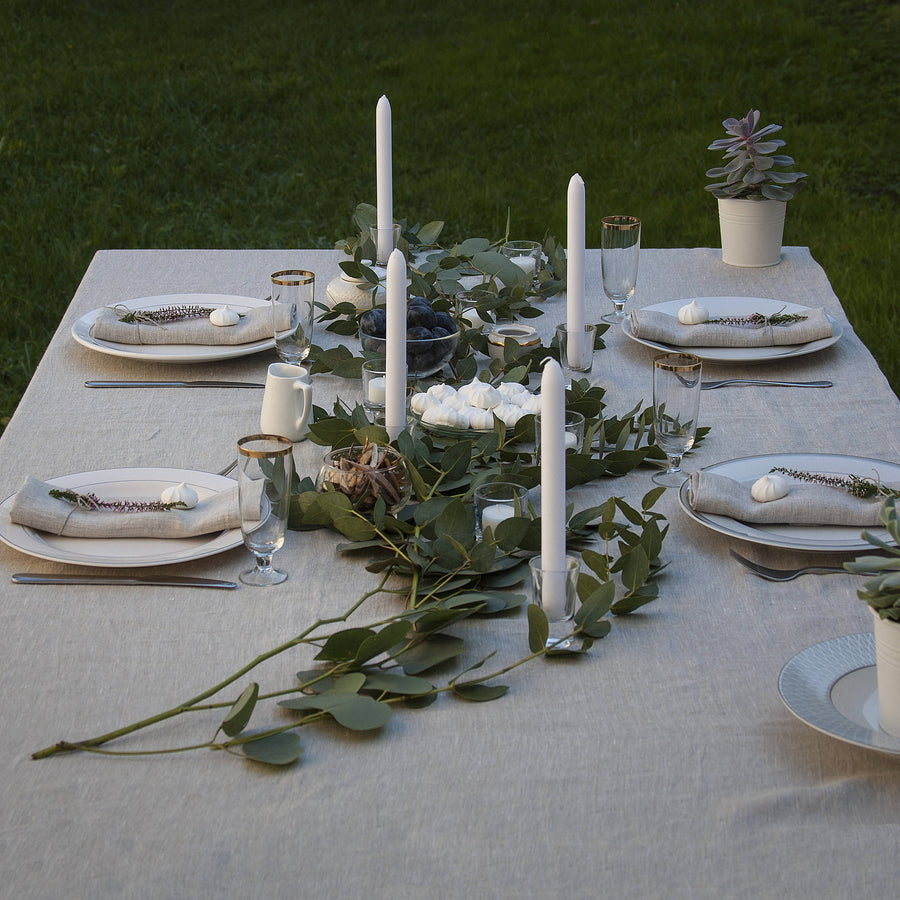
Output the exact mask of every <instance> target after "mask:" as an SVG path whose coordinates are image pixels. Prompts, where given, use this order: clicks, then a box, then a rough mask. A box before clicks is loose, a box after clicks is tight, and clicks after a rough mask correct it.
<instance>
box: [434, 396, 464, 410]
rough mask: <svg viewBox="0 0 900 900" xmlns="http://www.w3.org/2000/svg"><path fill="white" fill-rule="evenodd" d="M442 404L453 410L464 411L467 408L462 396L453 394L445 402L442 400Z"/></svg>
mask: <svg viewBox="0 0 900 900" xmlns="http://www.w3.org/2000/svg"><path fill="white" fill-rule="evenodd" d="M441 402H442V403H446V404H447V405H448V406H452V407H453V408H454V409H459V410H465V409H466V407H467V406H469V403H468V401H467V400H466V398H465V397H463V396H462V394H457V393H456V392H454V393H453V396H451V397H447V399H446V400H442V401H441Z"/></svg>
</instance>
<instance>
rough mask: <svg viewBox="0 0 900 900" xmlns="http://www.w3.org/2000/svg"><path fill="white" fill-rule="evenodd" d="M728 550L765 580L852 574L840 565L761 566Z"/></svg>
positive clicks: (791, 579)
mask: <svg viewBox="0 0 900 900" xmlns="http://www.w3.org/2000/svg"><path fill="white" fill-rule="evenodd" d="M728 552H729V553H730V554H731V556H732V557H733V558H734V559H736V560H737V561H738V562H739V563H740V564H741V565H742V566H745V567H746V568H748V569H749V570H750V571H751V572H752V573H753V574H754V575H758V576H759V577H760V578H765V579H766V580H767V581H793V580H794V579H795V578H799V577H800V576H801V575H811V574H816V575H831V574H837V573H840V572H842V573H843V574H844V575H850V574H853V573H851V572H848V571H847V570H846V569H845V568H843V567H841V566H803V567H802V568H799V569H770V568H769V567H768V566H761V565H760V564H759V563H755V562H753V561H752V560H750V559H745V558H744V557H743V556H741V555H740V553H735V552H734V550H731V549H729V550H728Z"/></svg>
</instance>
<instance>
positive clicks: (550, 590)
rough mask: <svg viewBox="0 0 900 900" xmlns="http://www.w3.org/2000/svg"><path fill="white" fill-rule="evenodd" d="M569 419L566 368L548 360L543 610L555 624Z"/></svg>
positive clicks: (561, 595) (544, 379)
mask: <svg viewBox="0 0 900 900" xmlns="http://www.w3.org/2000/svg"><path fill="white" fill-rule="evenodd" d="M565 418H566V404H565V385H564V381H563V373H562V369H561V368H560V365H559V363H558V362H556V360H555V359H547V360H545V361H544V370H543V373H542V374H541V568H542V569H543V570H544V580H543V585H544V587H543V593H542V600H543V607H544V612H546V613H547V617H548V618H549V619H550V620H551V621H552V620H554V619H561V618H562V617H563V616H564V615H565V609H566V449H565V447H566V444H565V433H566V423H565Z"/></svg>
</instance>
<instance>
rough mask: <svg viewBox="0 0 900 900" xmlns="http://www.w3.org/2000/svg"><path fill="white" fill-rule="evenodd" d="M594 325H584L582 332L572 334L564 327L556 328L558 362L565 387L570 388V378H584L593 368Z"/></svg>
mask: <svg viewBox="0 0 900 900" xmlns="http://www.w3.org/2000/svg"><path fill="white" fill-rule="evenodd" d="M596 334H597V326H596V325H585V326H584V331H583V333H582V332H578V333H577V334H576V333H575V332H572V331H570V330H569V328H568V327H567V326H566V325H557V326H556V340H557V343H558V344H559V362H560V365H561V366H562V370H563V377H564V378H565V381H566V387H567V388H570V387H572V378H573V377H575V378H581V377H586V376H588V375H590V374H591V369H593V367H594V337H595V336H596Z"/></svg>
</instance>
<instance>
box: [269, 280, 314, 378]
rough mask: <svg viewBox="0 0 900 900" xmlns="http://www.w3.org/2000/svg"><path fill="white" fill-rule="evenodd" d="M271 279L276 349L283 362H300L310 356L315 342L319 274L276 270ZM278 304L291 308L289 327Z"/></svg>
mask: <svg viewBox="0 0 900 900" xmlns="http://www.w3.org/2000/svg"><path fill="white" fill-rule="evenodd" d="M271 281H272V325H273V328H274V331H275V352H276V353H277V354H278V356H279V357H280V358H281V361H282V362H286V363H292V364H293V365H299V364H300V363H302V362H303V360H304V359H306V357H307V356H309V348H310V344H311V343H312V333H313V318H314V312H315V308H314V301H315V293H316V276H315V274H314V273H312V272H307V271H306V270H305V269H284V270H283V271H281V272H274V273H273V274H272V277H271ZM277 304H284V305H287V306H289V307H290V311H291V318H290V325H289V326H288V327H287V328H285V327H284V323H283V322H281V321H279V316H278V305H277ZM279 326H281V327H279Z"/></svg>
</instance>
